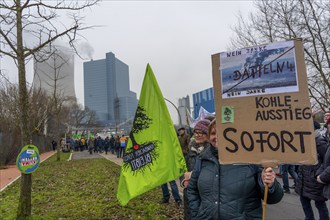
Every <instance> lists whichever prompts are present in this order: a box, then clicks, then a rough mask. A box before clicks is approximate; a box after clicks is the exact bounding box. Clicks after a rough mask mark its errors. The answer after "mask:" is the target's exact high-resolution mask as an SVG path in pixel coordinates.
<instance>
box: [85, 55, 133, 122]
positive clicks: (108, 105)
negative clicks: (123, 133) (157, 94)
mask: <svg viewBox="0 0 330 220" xmlns="http://www.w3.org/2000/svg"><path fill="white" fill-rule="evenodd" d="M84 98H85V107H88V108H89V109H91V110H93V111H95V112H96V115H97V117H98V120H99V122H102V123H103V124H107V125H109V126H112V127H114V126H116V127H117V126H118V125H123V124H125V123H128V122H129V121H132V120H133V117H134V115H135V112H136V108H137V104H138V100H137V98H136V93H135V92H132V91H130V86H129V67H128V65H127V64H125V63H124V62H122V61H121V60H119V59H117V58H116V57H115V54H113V53H111V52H109V53H107V54H106V58H105V59H100V60H91V61H89V62H84Z"/></svg>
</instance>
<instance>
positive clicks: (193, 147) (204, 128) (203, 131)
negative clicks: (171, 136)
mask: <svg viewBox="0 0 330 220" xmlns="http://www.w3.org/2000/svg"><path fill="white" fill-rule="evenodd" d="M209 125H210V121H209V120H207V119H203V120H199V121H198V122H197V123H196V125H195V127H194V129H193V133H194V137H195V138H194V139H193V140H191V141H190V143H189V146H188V148H189V151H188V154H187V155H186V157H185V159H186V163H187V170H188V172H187V173H185V174H184V180H183V182H181V186H182V187H183V188H184V189H183V205H184V219H187V220H188V219H190V209H189V205H188V199H187V190H186V187H187V184H188V181H189V177H190V175H191V171H192V170H193V169H194V166H195V162H196V158H197V156H198V155H199V154H200V153H201V152H202V151H204V150H205V149H206V148H207V147H208V146H209V145H210V144H209V143H208V140H207V135H208V126H209Z"/></svg>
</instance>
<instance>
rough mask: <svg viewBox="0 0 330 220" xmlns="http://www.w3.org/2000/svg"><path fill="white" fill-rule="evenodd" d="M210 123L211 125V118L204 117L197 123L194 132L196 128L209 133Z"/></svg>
mask: <svg viewBox="0 0 330 220" xmlns="http://www.w3.org/2000/svg"><path fill="white" fill-rule="evenodd" d="M209 125H210V121H209V120H207V119H202V120H200V121H198V122H197V123H196V125H195V127H194V130H193V132H195V130H201V131H202V132H204V133H205V134H208V133H209Z"/></svg>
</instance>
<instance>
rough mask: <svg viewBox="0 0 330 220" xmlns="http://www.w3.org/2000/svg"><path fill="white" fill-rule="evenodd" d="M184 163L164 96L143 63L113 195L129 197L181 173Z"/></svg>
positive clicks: (123, 199)
mask: <svg viewBox="0 0 330 220" xmlns="http://www.w3.org/2000/svg"><path fill="white" fill-rule="evenodd" d="M185 171H186V163H185V160H184V157H183V154H182V150H181V147H180V143H179V140H178V137H177V135H176V131H175V128H174V126H173V123H172V120H171V117H170V114H169V112H168V110H167V106H166V104H165V100H164V97H163V95H162V93H161V91H160V89H159V86H158V83H157V81H156V78H155V76H154V73H153V72H152V69H151V67H150V65H149V64H148V65H147V69H146V74H145V76H144V80H143V85H142V89H141V94H140V100H139V104H138V107H137V110H136V113H135V118H134V122H133V127H132V130H131V133H130V135H129V141H128V144H127V148H126V151H125V155H124V158H123V164H122V167H121V174H120V180H119V185H118V191H117V198H118V200H119V203H120V204H121V205H126V204H127V203H128V201H129V200H131V199H132V198H134V197H136V196H138V195H141V194H142V193H145V192H147V191H149V190H151V189H153V188H155V187H157V186H160V185H162V184H164V183H167V182H169V181H171V180H174V179H177V178H178V177H180V176H182V175H183V173H184V172H185Z"/></svg>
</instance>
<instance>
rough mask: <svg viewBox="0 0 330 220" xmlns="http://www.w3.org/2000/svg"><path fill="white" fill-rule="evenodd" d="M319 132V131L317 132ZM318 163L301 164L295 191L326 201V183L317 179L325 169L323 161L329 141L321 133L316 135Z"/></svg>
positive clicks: (301, 194)
mask: <svg viewBox="0 0 330 220" xmlns="http://www.w3.org/2000/svg"><path fill="white" fill-rule="evenodd" d="M315 134H317V132H315ZM315 141H316V150H317V158H318V163H317V164H316V165H301V166H299V169H298V180H297V182H296V187H295V191H296V193H298V194H299V195H300V196H304V197H307V198H309V199H312V200H315V201H325V200H326V198H324V196H323V187H324V184H321V183H319V182H317V181H316V177H317V175H318V174H320V173H321V172H322V170H323V166H322V164H323V162H324V158H325V154H326V151H327V142H326V140H325V139H324V137H322V136H321V135H318V136H317V137H315Z"/></svg>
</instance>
